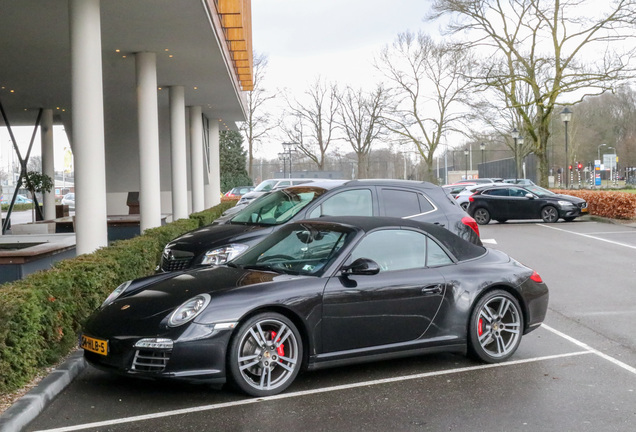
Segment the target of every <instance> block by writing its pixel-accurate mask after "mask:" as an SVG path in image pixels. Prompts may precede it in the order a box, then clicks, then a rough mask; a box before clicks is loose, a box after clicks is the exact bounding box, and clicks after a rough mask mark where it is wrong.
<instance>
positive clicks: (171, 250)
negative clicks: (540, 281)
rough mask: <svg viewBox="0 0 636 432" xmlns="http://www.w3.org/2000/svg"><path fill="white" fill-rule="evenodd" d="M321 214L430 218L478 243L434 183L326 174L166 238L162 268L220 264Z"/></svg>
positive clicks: (469, 221) (471, 225)
mask: <svg viewBox="0 0 636 432" xmlns="http://www.w3.org/2000/svg"><path fill="white" fill-rule="evenodd" d="M322 216H392V217H400V218H405V219H413V220H417V221H422V222H429V223H433V224H435V225H439V226H441V227H444V228H446V229H448V230H449V231H451V232H453V233H455V234H457V235H459V236H460V237H462V238H464V239H466V240H468V241H471V242H473V243H476V244H481V240H480V239H479V228H478V227H477V223H476V222H475V220H474V219H473V218H472V217H470V216H468V215H467V214H466V212H464V211H463V210H462V209H461V207H460V206H459V205H458V204H457V203H456V202H455V200H454V199H453V198H452V197H451V196H450V195H449V194H448V192H446V191H445V190H444V189H442V188H441V187H439V186H436V185H433V184H431V183H427V182H415V181H407V180H351V181H347V180H325V181H314V182H312V183H307V184H305V185H299V186H292V187H289V188H286V189H281V190H278V191H274V192H271V193H270V194H268V195H267V196H263V197H261V198H259V199H258V200H255V201H254V202H253V203H251V204H249V205H248V206H246V207H245V208H244V209H242V210H241V211H239V212H238V213H236V214H235V215H234V216H233V217H232V218H230V219H226V220H223V221H222V222H220V223H214V224H212V225H208V226H205V227H202V228H199V229H197V230H194V231H191V232H189V233H186V234H184V235H182V236H180V237H178V238H176V239H174V240H172V241H171V242H170V243H168V244H167V245H166V247H165V249H164V252H163V257H162V260H161V270H163V271H175V270H183V269H187V268H191V267H198V266H205V265H215V264H223V263H225V262H227V261H229V260H231V259H232V258H234V257H235V256H237V255H239V254H241V253H242V252H243V251H245V250H247V249H248V248H249V247H251V246H252V245H254V244H255V243H257V242H258V241H260V240H261V239H262V238H263V237H265V236H266V235H268V234H270V233H272V232H274V231H275V230H277V229H278V228H280V227H281V226H283V225H284V224H286V223H288V222H295V221H298V220H303V219H313V218H319V217H322Z"/></svg>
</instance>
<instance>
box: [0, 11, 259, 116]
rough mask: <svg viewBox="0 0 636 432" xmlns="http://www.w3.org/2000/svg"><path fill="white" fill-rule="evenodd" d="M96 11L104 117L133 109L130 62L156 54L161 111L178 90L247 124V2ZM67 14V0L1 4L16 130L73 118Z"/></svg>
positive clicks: (2, 67)
mask: <svg viewBox="0 0 636 432" xmlns="http://www.w3.org/2000/svg"><path fill="white" fill-rule="evenodd" d="M100 7H101V34H102V70H103V83H104V105H105V106H104V110H105V111H106V110H117V109H118V107H119V106H122V105H130V104H134V103H136V100H135V97H136V96H135V88H134V73H135V56H134V55H135V53H137V52H154V53H156V54H157V82H158V85H159V87H160V88H161V90H160V91H159V99H160V106H161V104H162V100H163V102H164V104H165V103H167V91H164V90H166V89H167V88H168V87H169V86H176V85H179V86H183V87H184V88H185V101H186V105H189V106H201V107H202V110H203V113H204V114H205V115H206V116H207V117H209V118H210V119H219V120H221V121H222V122H224V123H225V124H226V125H233V124H234V122H237V121H243V120H244V119H245V110H246V102H245V97H244V91H248V90H251V89H252V87H251V85H252V49H251V15H250V9H251V5H250V0H179V1H174V0H134V1H130V0H102V1H101V4H100ZM68 11H69V8H68V1H67V0H50V1H47V2H42V1H41V0H20V1H15V2H5V4H3V6H2V13H0V40H2V44H0V58H2V63H1V64H0V101H1V102H2V104H3V106H4V108H5V110H6V111H7V115H8V117H9V119H10V121H11V123H12V125H20V124H25V125H28V124H33V122H34V121H35V118H36V116H37V110H38V109H40V108H52V109H54V113H55V114H57V115H58V116H60V117H62V119H64V120H65V121H64V122H65V123H66V122H67V120H68V119H70V111H71V109H72V107H71V59H70V55H71V54H70V45H69V15H68ZM131 83H132V84H133V85H132V86H131ZM164 94H165V95H166V96H165V97H164V96H163V95H164Z"/></svg>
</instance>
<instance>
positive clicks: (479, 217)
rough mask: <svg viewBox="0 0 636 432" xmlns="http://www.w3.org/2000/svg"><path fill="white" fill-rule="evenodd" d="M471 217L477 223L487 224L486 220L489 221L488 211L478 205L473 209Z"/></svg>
mask: <svg viewBox="0 0 636 432" xmlns="http://www.w3.org/2000/svg"><path fill="white" fill-rule="evenodd" d="M473 218H474V219H475V221H476V222H477V223H478V224H479V225H488V222H490V212H489V211H488V210H486V209H485V208H483V207H480V208H478V209H477V210H475V213H474V214H473Z"/></svg>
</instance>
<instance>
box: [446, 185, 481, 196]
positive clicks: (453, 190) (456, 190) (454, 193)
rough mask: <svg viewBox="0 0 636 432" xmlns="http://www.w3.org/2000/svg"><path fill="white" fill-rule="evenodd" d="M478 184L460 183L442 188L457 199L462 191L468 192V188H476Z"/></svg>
mask: <svg viewBox="0 0 636 432" xmlns="http://www.w3.org/2000/svg"><path fill="white" fill-rule="evenodd" d="M476 184H477V183H460V184H450V185H444V186H442V187H443V188H444V189H446V190H447V191H448V193H449V194H451V196H452V197H453V198H457V194H459V193H460V192H461V191H463V190H466V188H467V187H470V186H475V185H476Z"/></svg>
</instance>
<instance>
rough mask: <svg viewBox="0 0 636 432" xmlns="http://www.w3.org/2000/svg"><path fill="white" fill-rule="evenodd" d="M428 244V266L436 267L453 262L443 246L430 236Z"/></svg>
mask: <svg viewBox="0 0 636 432" xmlns="http://www.w3.org/2000/svg"><path fill="white" fill-rule="evenodd" d="M426 246H427V248H426V266H427V267H436V266H442V265H447V264H452V263H453V260H452V259H450V258H449V256H448V255H446V252H444V250H443V249H442V248H441V246H440V245H438V244H437V243H435V242H434V241H433V240H431V239H430V238H429V239H427V244H426Z"/></svg>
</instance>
